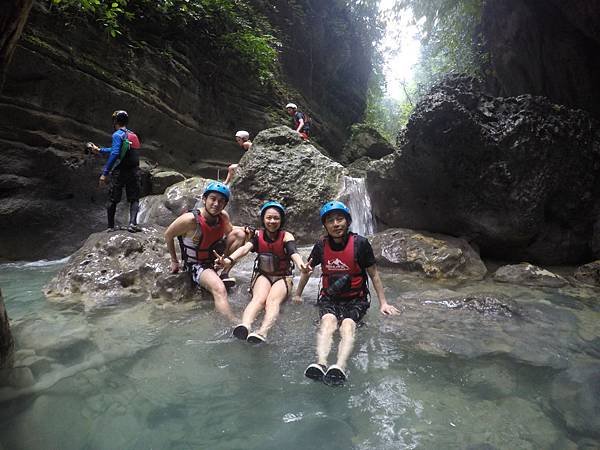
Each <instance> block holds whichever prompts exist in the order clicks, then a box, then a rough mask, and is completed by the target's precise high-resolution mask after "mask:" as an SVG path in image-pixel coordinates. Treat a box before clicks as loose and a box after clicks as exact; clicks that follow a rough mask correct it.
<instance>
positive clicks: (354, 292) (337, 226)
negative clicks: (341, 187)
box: [294, 201, 399, 384]
mask: <svg viewBox="0 0 600 450" xmlns="http://www.w3.org/2000/svg"><path fill="white" fill-rule="evenodd" d="M321 221H322V222H323V226H324V227H325V230H326V231H327V236H326V237H324V238H322V239H320V240H319V241H317V243H316V244H315V245H314V247H313V249H312V251H311V254H310V257H309V259H308V263H307V264H305V265H304V264H303V265H301V267H300V269H301V271H302V275H301V277H300V282H299V283H298V288H297V290H296V293H295V295H294V302H296V303H300V302H302V291H303V290H304V287H305V286H306V283H307V282H308V278H309V277H310V274H311V272H312V269H313V267H316V266H318V265H319V264H321V267H322V272H323V273H322V275H321V277H322V278H321V284H322V289H321V291H320V292H319V299H318V302H317V304H318V306H319V315H320V317H321V321H320V325H319V332H318V334H317V362H316V363H314V364H310V365H309V366H308V367H307V368H306V371H305V372H304V374H305V375H306V376H307V377H309V378H313V379H316V380H323V381H325V382H326V383H328V384H342V383H343V382H344V381H345V380H346V373H345V369H346V363H347V361H348V358H349V357H350V354H351V353H352V348H353V346H354V334H355V331H356V324H357V323H359V322H360V321H361V319H362V318H363V316H364V315H365V313H366V312H367V309H368V308H369V290H368V286H367V275H368V276H369V277H370V278H371V282H372V283H373V288H374V289H375V292H376V294H377V298H378V299H379V311H380V312H381V313H382V314H385V315H395V314H398V313H399V311H398V310H397V309H396V308H395V307H394V306H392V305H390V304H389V303H388V302H387V300H386V298H385V293H384V290H383V284H382V283H381V278H380V277H379V272H378V271H377V266H376V265H375V256H374V255H373V249H372V247H371V244H369V241H368V240H367V239H366V238H364V237H362V236H359V235H357V234H355V233H351V232H349V230H348V228H349V226H350V223H351V222H352V217H351V216H350V211H349V210H348V207H347V206H346V205H344V204H343V203H342V202H338V201H332V202H327V203H325V205H323V207H322V208H321ZM338 327H339V330H340V337H341V339H340V344H339V347H338V354H337V361H336V364H333V365H331V366H329V368H328V367H327V357H328V356H329V352H330V350H331V345H332V343H333V334H334V333H335V331H336V330H337V329H338Z"/></svg>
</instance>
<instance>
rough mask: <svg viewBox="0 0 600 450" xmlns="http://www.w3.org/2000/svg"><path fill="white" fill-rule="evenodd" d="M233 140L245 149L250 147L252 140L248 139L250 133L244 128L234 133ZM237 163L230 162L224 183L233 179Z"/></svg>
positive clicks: (229, 182)
mask: <svg viewBox="0 0 600 450" xmlns="http://www.w3.org/2000/svg"><path fill="white" fill-rule="evenodd" d="M235 141H236V142H237V143H238V145H239V146H240V147H242V148H243V149H244V151H247V150H249V149H250V147H252V142H251V141H250V133H248V132H247V131H244V130H240V131H238V132H237V133H235ZM238 166H239V164H231V165H230V166H229V167H228V168H227V178H225V182H224V184H226V185H229V184H231V181H232V180H233V176H234V175H235V171H236V170H237V168H238Z"/></svg>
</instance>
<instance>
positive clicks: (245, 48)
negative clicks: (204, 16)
mask: <svg viewBox="0 0 600 450" xmlns="http://www.w3.org/2000/svg"><path fill="white" fill-rule="evenodd" d="M221 41H222V43H223V46H224V49H226V48H232V49H235V51H236V53H237V54H239V55H240V56H241V57H242V60H243V63H244V64H249V65H250V66H252V67H255V68H256V70H257V73H258V79H259V80H260V82H261V83H265V82H267V81H269V80H271V79H272V78H273V74H274V72H275V69H276V67H277V51H276V50H275V48H274V46H275V45H278V42H277V40H276V39H275V38H274V37H273V36H271V35H269V34H266V35H262V36H257V35H255V34H253V33H251V32H249V31H247V30H244V31H238V32H235V33H229V34H226V35H225V36H223V37H222V38H221Z"/></svg>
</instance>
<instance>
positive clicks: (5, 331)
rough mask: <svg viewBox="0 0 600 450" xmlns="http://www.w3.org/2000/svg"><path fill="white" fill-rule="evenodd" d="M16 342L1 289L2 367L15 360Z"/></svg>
mask: <svg viewBox="0 0 600 450" xmlns="http://www.w3.org/2000/svg"><path fill="white" fill-rule="evenodd" d="M14 348H15V343H14V341H13V338H12V334H11V332H10V323H9V321H8V313H7V312H6V307H5V306H4V300H3V299H2V292H1V291H0V369H4V368H6V367H10V366H11V365H12V361H13V352H14Z"/></svg>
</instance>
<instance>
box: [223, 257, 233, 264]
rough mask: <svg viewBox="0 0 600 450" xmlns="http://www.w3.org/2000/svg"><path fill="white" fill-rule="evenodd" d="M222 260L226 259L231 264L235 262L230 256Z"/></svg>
mask: <svg viewBox="0 0 600 450" xmlns="http://www.w3.org/2000/svg"><path fill="white" fill-rule="evenodd" d="M224 259H228V260H229V261H230V263H231V264H233V263H234V262H235V261H234V260H233V258H232V257H231V256H226V257H225V258H224Z"/></svg>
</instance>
